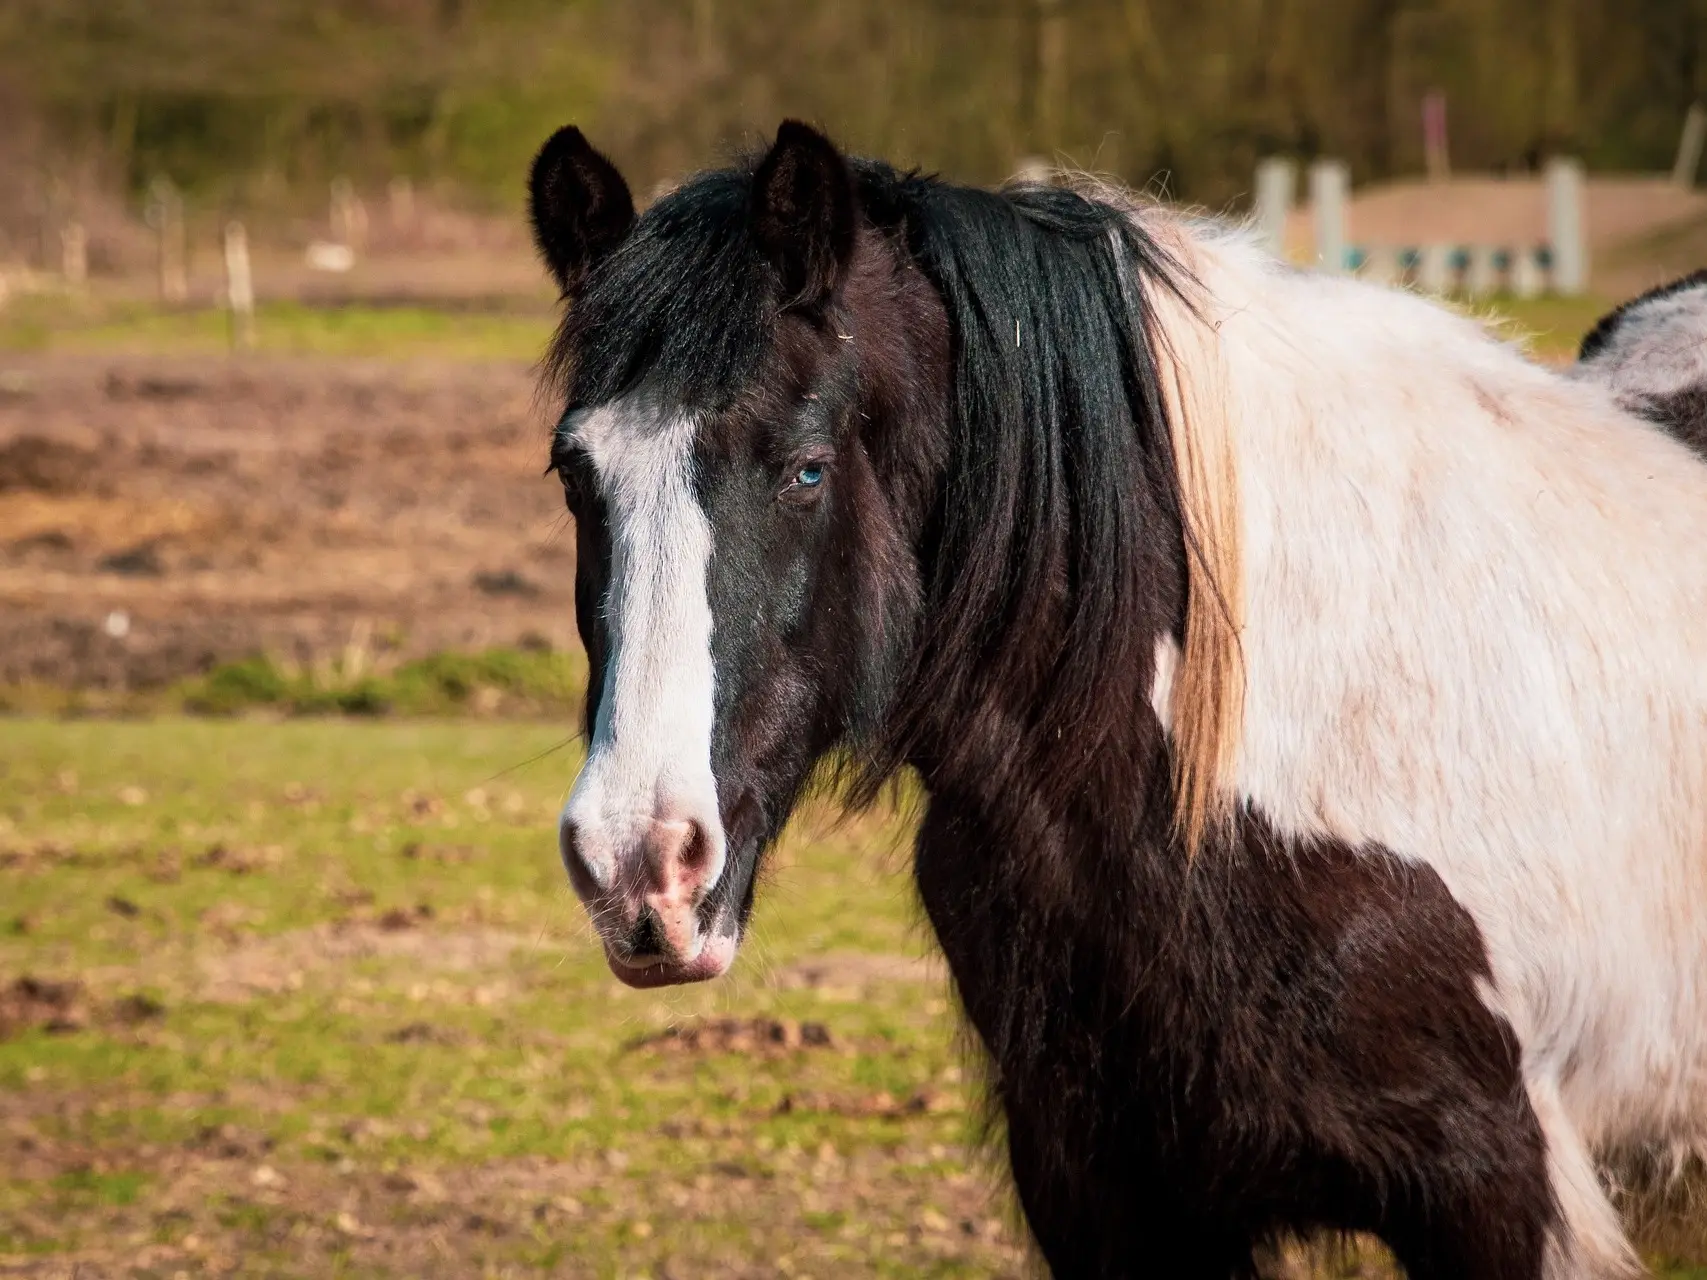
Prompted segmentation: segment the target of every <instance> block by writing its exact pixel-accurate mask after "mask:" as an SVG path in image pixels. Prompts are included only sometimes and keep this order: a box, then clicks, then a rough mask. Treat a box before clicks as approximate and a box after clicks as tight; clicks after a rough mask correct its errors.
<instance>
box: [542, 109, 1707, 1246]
mask: <svg viewBox="0 0 1707 1280" xmlns="http://www.w3.org/2000/svg"><path fill="white" fill-rule="evenodd" d="M529 207H530V211H531V219H532V225H533V231H534V236H535V240H536V243H537V246H538V249H539V251H540V253H541V255H542V257H543V259H544V261H545V263H546V266H547V268H548V269H549V271H550V272H551V274H552V276H553V277H554V278H555V280H556V282H557V284H558V286H559V288H560V289H561V290H562V293H563V295H564V297H565V299H566V300H567V303H568V305H567V306H566V308H565V311H564V315H563V318H562V321H561V324H560V327H559V329H558V331H557V333H556V335H555V337H554V338H553V340H552V344H551V346H550V348H549V351H548V353H547V356H546V358H545V361H544V364H543V366H542V368H543V374H544V378H545V383H544V386H545V387H546V388H547V389H548V391H549V394H551V395H552V396H553V397H554V400H553V403H560V404H561V406H562V414H561V417H560V419H559V420H558V423H557V426H556V427H555V429H554V431H553V434H552V445H551V467H552V469H553V470H554V471H555V472H556V474H557V475H558V476H559V477H560V479H561V482H562V486H563V490H564V495H565V501H566V503H567V506H568V509H569V511H570V512H571V513H572V515H573V518H574V525H575V530H576V534H575V537H576V568H575V574H576V580H575V602H576V612H577V621H578V626H579V629H580V634H581V638H582V642H583V643H584V645H585V647H586V651H587V654H588V660H589V673H590V674H589V681H588V689H587V701H586V715H585V731H586V734H587V740H588V754H587V758H586V761H585V763H584V765H583V767H582V769H581V771H580V773H579V775H578V777H577V778H576V780H575V783H574V785H573V787H572V789H571V791H570V793H569V796H568V799H567V801H566V803H565V805H564V808H563V811H562V816H561V820H560V823H559V829H558V836H559V851H560V854H561V857H562V860H563V862H564V864H565V866H566V868H567V872H568V876H569V879H570V881H571V883H572V884H573V886H574V888H575V890H576V891H577V893H578V895H579V897H580V898H581V899H582V901H583V902H584V903H585V904H586V907H587V909H588V911H589V914H590V915H591V917H592V920H593V922H594V924H595V926H596V932H597V935H598V937H599V939H600V941H601V943H602V946H603V949H604V952H605V958H606V960H607V962H608V964H609V966H610V968H611V970H612V971H613V973H614V974H615V975H616V977H617V978H619V979H621V980H622V981H624V982H626V983H629V984H631V985H633V986H637V987H654V986H662V985H666V984H671V983H683V982H693V981H700V980H704V979H709V978H713V977H715V976H717V975H719V974H721V973H723V972H724V971H725V970H727V969H728V967H729V966H730V964H731V963H732V961H733V960H734V957H735V955H736V951H737V947H738V946H739V943H740V941H741V939H742V937H743V936H744V935H745V934H746V932H747V930H748V927H749V922H750V920H751V917H752V911H753V907H754V899H755V885H756V883H757V881H756V872H757V870H758V868H759V866H760V863H761V860H762V858H763V856H764V853H765V850H766V848H767V847H768V846H769V845H770V844H771V842H772V841H773V840H774V839H775V838H776V836H777V834H778V831H779V829H780V828H781V827H782V825H783V823H784V822H785V821H786V819H787V818H788V816H789V814H790V812H791V810H792V809H793V808H794V807H795V805H796V803H797V801H798V800H799V798H800V797H801V795H802V793H803V791H804V790H805V788H806V787H807V785H808V781H809V779H813V778H814V776H815V771H817V770H820V769H824V768H827V769H829V770H830V771H831V773H832V781H833V782H834V783H835V784H836V785H838V786H839V787H840V789H841V790H840V795H841V796H842V797H843V798H844V799H845V801H846V803H848V804H850V805H859V804H864V803H869V802H870V801H872V800H873V799H874V798H875V797H877V796H878V795H879V793H880V789H881V788H882V787H883V786H884V784H885V782H886V780H890V779H893V778H895V777H896V776H897V775H898V774H899V773H901V772H902V771H903V770H911V771H912V772H913V773H914V774H915V775H916V777H917V779H918V781H919V782H920V784H921V785H922V790H923V793H924V796H925V799H924V801H923V807H922V812H921V814H920V816H919V820H918V829H917V835H916V842H915V846H914V851H913V875H914V880H915V885H916V890H917V894H918V898H919V901H920V903H921V904H922V907H923V910H924V913H925V915H926V918H927V919H928V921H929V923H930V926H931V928H932V930H933V932H934V934H935V937H936V939H937V941H938V943H939V944H940V946H941V948H942V951H943V954H944V956H945V958H946V961H947V965H948V968H949V971H950V974H951V976H952V979H953V983H954V989H955V993H956V997H957V1001H958V1004H959V1007H960V1010H961V1013H962V1015H963V1017H964V1018H965V1020H966V1022H967V1024H968V1025H969V1027H970V1029H971V1032H972V1033H973V1035H972V1039H973V1041H974V1043H975V1045H976V1053H977V1056H978V1058H979V1059H980V1060H981V1062H982V1064H983V1066H984V1069H985V1076H986V1090H985V1092H986V1093H987V1096H988V1105H989V1107H990V1116H991V1119H992V1132H993V1133H994V1134H997V1135H999V1138H1000V1141H1001V1142H1002V1144H1003V1146H1004V1147H1005V1156H1006V1165H1007V1169H1008V1172H1009V1175H1010V1177H1011V1181H1012V1186H1013V1190H1014V1193H1015V1196H1016V1201H1017V1204H1018V1207H1019V1208H1020V1210H1021V1212H1022V1214H1023V1217H1024V1219H1025V1222H1026V1224H1027V1227H1028V1230H1029V1233H1030V1236H1031V1240H1032V1243H1033V1244H1034V1246H1035V1249H1036V1251H1037V1253H1038V1254H1039V1255H1040V1256H1041V1259H1042V1260H1043V1261H1044V1262H1045V1263H1046V1264H1047V1266H1048V1267H1049V1268H1050V1269H1051V1271H1052V1272H1053V1273H1054V1274H1055V1275H1057V1276H1061V1277H1078V1276H1098V1277H1119V1276H1151V1275H1155V1276H1166V1277H1184V1278H1187V1280H1191V1278H1194V1277H1202V1278H1205V1280H1207V1278H1209V1277H1215V1278H1221V1277H1232V1276H1246V1275H1251V1274H1254V1268H1255V1267H1256V1265H1257V1264H1256V1262H1255V1261H1254V1258H1255V1256H1256V1254H1257V1252H1258V1251H1259V1250H1261V1249H1263V1248H1266V1247H1267V1246H1268V1245H1270V1244H1272V1243H1273V1242H1274V1241H1276V1240H1278V1239H1282V1238H1285V1237H1287V1236H1290V1235H1295V1234H1303V1233H1314V1232H1321V1231H1327V1232H1368V1233H1373V1234H1375V1235H1376V1236H1378V1237H1380V1238H1381V1239H1382V1240H1383V1241H1385V1242H1386V1244H1387V1245H1388V1246H1389V1247H1390V1248H1391V1250H1392V1252H1393V1253H1394V1255H1395V1256H1396V1257H1397V1258H1398V1260H1399V1261H1400V1262H1401V1263H1402V1265H1403V1266H1404V1267H1405V1268H1406V1269H1407V1271H1408V1273H1409V1274H1410V1275H1411V1276H1412V1277H1417V1278H1420V1280H1430V1278H1433V1277H1453V1278H1455V1280H1484V1278H1485V1280H1495V1278H1498V1280H1517V1278H1520V1277H1521V1278H1525V1280H1528V1278H1535V1277H1550V1278H1555V1280H1557V1278H1561V1277H1611V1276H1615V1275H1621V1274H1626V1273H1628V1272H1631V1271H1633V1270H1636V1269H1638V1263H1637V1260H1636V1258H1635V1256H1634V1253H1633V1251H1632V1249H1631V1247H1630V1245H1629V1243H1628V1241H1627V1239H1626V1237H1625V1235H1624V1232H1623V1228H1622V1224H1621V1222H1620V1220H1619V1218H1618V1215H1617V1213H1616V1211H1615V1209H1614V1206H1613V1204H1612V1202H1611V1200H1610V1199H1609V1196H1608V1193H1607V1191H1606V1189H1605V1188H1604V1187H1603V1186H1602V1183H1601V1181H1600V1178H1599V1170H1600V1166H1599V1164H1598V1163H1597V1161H1598V1159H1600V1158H1601V1157H1603V1156H1606V1155H1608V1154H1609V1153H1616V1152H1620V1151H1624V1150H1632V1151H1634V1150H1642V1151H1651V1150H1655V1149H1664V1150H1668V1151H1675V1152H1686V1151H1689V1150H1699V1149H1700V1148H1701V1146H1702V1145H1703V1143H1702V1140H1703V1138H1707V910H1704V909H1703V908H1704V907H1707V626H1704V625H1703V624H1702V619H1703V618H1707V557H1702V556H1696V555H1685V554H1679V550H1678V549H1679V548H1680V547H1688V546H1699V545H1701V544H1702V540H1703V537H1704V536H1707V464H1703V463H1702V462H1701V461H1700V460H1698V459H1697V458H1695V457H1694V456H1692V455H1691V454H1690V453H1689V452H1688V450H1687V449H1685V448H1684V446H1683V445H1682V444H1680V443H1679V442H1678V441H1676V440H1674V439H1671V438H1669V437H1667V436H1665V435H1664V434H1663V433H1661V432H1658V431H1655V430H1653V429H1652V428H1651V427H1650V426H1649V425H1648V424H1646V423H1643V422H1641V421H1640V420H1638V419H1637V418H1635V417H1634V416H1632V415H1631V414H1629V413H1628V412H1626V411H1625V410H1624V409H1623V408H1621V407H1620V406H1619V405H1618V403H1617V402H1616V400H1615V397H1614V394H1613V393H1612V391H1611V390H1610V389H1608V388H1607V387H1605V386H1604V385H1600V384H1597V383H1594V382H1591V381H1579V380H1573V379H1570V378H1567V377H1564V376H1562V375H1561V374H1560V373H1558V372H1557V371H1552V370H1548V369H1545V368H1542V367H1540V366H1538V365H1536V364H1534V363H1531V362H1530V361H1528V360H1526V359H1525V358H1524V357H1523V356H1522V355H1521V353H1520V352H1519V351H1518V350H1517V349H1516V348H1515V347H1513V346H1511V345H1508V344H1506V343H1503V342H1501V341H1498V340H1496V339H1495V338H1494V337H1492V336H1490V334H1489V333H1488V332H1487V331H1486V330H1485V329H1484V328H1483V327H1482V326H1481V325H1480V324H1478V323H1477V322H1475V321H1473V320H1472V319H1469V318H1467V317H1463V316H1459V315H1457V314H1454V313H1452V312H1449V311H1447V310H1445V309H1443V308H1440V307H1439V306H1437V305H1435V304H1433V303H1430V302H1428V301H1425V300H1423V299H1421V298H1418V297H1415V296H1412V295H1409V294H1405V293H1402V292H1396V291H1389V290H1385V289H1381V288H1377V287H1375V286H1372V285H1369V284H1366V283H1362V282H1358V281H1355V280H1351V279H1347V278H1344V277H1339V276H1328V275H1323V274H1317V273H1313V272H1309V271H1305V270H1301V269H1297V268H1294V267H1290V266H1287V265H1285V264H1283V263H1281V262H1279V261H1277V260H1275V259H1274V258H1272V257H1270V256H1269V255H1267V254H1265V253H1264V252H1263V251H1262V250H1261V249H1260V247H1259V246H1258V244H1257V242H1256V241H1255V240H1254V238H1253V237H1252V236H1251V234H1250V233H1249V232H1248V230H1245V229H1242V228H1240V227H1237V226H1229V225H1225V224H1223V223H1221V222H1218V221H1215V220H1210V219H1203V218H1198V217H1195V216H1191V215H1189V214H1186V213H1183V212H1177V211H1171V210H1169V209H1166V208H1162V207H1153V206H1151V205H1149V204H1146V203H1143V202H1140V201H1138V200H1137V199H1136V198H1135V197H1132V196H1130V195H1128V194H1126V193H1124V192H1122V191H1120V190H1118V189H1115V188H1113V187H1108V186H1100V185H1096V184H1094V183H1090V182H1088V181H1086V182H1078V181H1076V180H1075V181H1073V182H1064V183H1062V184H1058V185H1027V184H1023V183H1022V184H1015V185H1009V186H1006V187H1003V188H1002V189H999V190H994V191H991V190H983V189H978V188H973V187H968V186H962V185H956V184H954V183H952V182H949V181H946V180H943V179H941V178H939V177H935V176H931V175H927V174H924V173H920V172H916V171H903V170H899V169H897V168H895V167H893V166H890V165H888V164H885V163H883V162H880V161H876V160H868V159H860V158H854V157H849V156H847V155H845V154H844V153H843V152H841V151H840V150H839V149H838V148H837V147H836V146H835V144H834V143H833V142H831V141H830V139H829V138H827V137H826V136H825V135H824V134H823V133H822V132H820V131H818V130H817V129H815V128H813V127H811V126H809V125H806V124H802V123H800V122H797V121H787V122H784V123H783V124H782V126H781V127H780V128H779V129H778V131H777V133H776V135H775V139H774V142H772V143H771V144H770V145H769V147H768V149H766V150H764V151H763V153H762V154H755V155H753V156H751V157H749V158H747V159H745V160H743V161H741V162H740V163H736V164H734V165H732V166H731V167H727V168H722V169H716V170H711V171H707V172H703V173H700V174H698V175H696V176H694V177H691V178H689V179H688V180H686V181H685V182H683V183H681V184H680V185H679V186H677V187H676V188H675V189H674V190H673V191H671V192H670V193H669V194H668V195H665V196H663V197H662V198H660V199H658V200H657V201H656V202H654V203H653V204H651V205H650V206H649V207H648V208H647V209H646V210H645V211H644V213H643V214H640V215H638V216H637V215H636V212H635V208H634V203H633V200H632V197H631V196H630V194H629V191H628V187H627V185H626V183H625V182H624V180H623V178H622V176H621V174H620V173H619V172H618V170H617V169H616V167H615V166H614V165H613V164H612V163H611V161H610V160H609V159H608V158H607V157H605V156H604V155H602V154H600V153H599V152H598V151H597V150H595V149H594V148H593V147H592V146H591V145H590V144H589V143H588V142H587V140H586V139H585V137H584V136H583V135H582V134H581V133H580V132H579V131H578V130H576V129H575V128H573V127H568V128H565V129H563V130H561V131H560V132H558V133H557V134H555V135H554V136H553V137H552V138H551V139H550V140H549V141H547V142H546V143H545V145H544V147H543V148H542V149H541V151H540V152H539V153H538V155H537V157H536V159H535V161H534V163H533V166H532V170H531V174H530V181H529ZM817 776H820V777H821V776H822V774H821V773H820V774H818V775H817Z"/></svg>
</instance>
